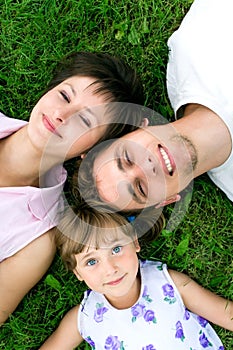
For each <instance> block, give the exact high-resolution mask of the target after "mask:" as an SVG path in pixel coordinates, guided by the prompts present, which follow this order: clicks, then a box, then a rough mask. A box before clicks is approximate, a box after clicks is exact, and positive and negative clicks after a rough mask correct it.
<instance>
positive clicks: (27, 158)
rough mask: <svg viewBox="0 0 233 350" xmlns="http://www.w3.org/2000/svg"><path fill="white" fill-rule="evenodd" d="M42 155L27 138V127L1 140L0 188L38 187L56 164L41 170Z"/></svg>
mask: <svg viewBox="0 0 233 350" xmlns="http://www.w3.org/2000/svg"><path fill="white" fill-rule="evenodd" d="M41 158H42V153H41V152H39V151H38V150H36V149H35V148H34V147H33V145H32V144H31V143H30V140H29V138H28V137H27V130H26V126H25V127H23V128H21V129H19V130H18V131H16V132H15V133H13V134H12V135H10V136H8V137H6V138H4V139H1V140H0V167H1V172H0V187H15V186H38V185H39V177H40V176H43V175H44V174H45V172H46V171H48V170H49V169H50V168H51V167H52V166H53V165H54V164H51V163H50V164H47V166H46V167H44V169H43V170H41V169H40V163H41Z"/></svg>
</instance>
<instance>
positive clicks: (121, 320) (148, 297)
mask: <svg viewBox="0 0 233 350" xmlns="http://www.w3.org/2000/svg"><path fill="white" fill-rule="evenodd" d="M140 273H141V281H142V283H141V292H140V297H139V299H138V301H137V302H136V303H135V304H134V305H133V306H132V307H130V308H128V309H124V310H118V309H116V308H114V307H113V306H112V305H110V304H109V302H108V301H107V300H106V299H105V297H104V296H103V295H102V294H99V293H96V292H94V291H91V290H88V291H86V292H85V295H84V299H83V301H82V303H81V307H80V309H79V313H78V329H79V332H80V333H81V335H82V337H83V338H84V339H85V340H86V341H87V342H88V343H89V344H90V345H91V347H92V349H95V350H103V349H109V350H118V349H119V350H203V349H207V350H210V349H212V350H224V347H223V345H222V343H221V341H220V339H219V337H218V336H217V334H216V332H215V331H214V330H213V328H212V327H211V326H210V324H209V323H208V322H207V321H206V320H205V319H203V318H202V317H200V316H197V315H195V314H193V313H191V312H190V311H188V310H187V309H186V308H185V306H184V304H183V301H182V299H181V296H180V294H179V292H178V290H177V288H176V286H175V285H174V283H173V281H172V279H171V277H170V275H169V273H168V271H167V267H166V264H162V263H161V262H154V261H140Z"/></svg>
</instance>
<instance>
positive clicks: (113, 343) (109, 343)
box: [104, 335, 122, 350]
mask: <svg viewBox="0 0 233 350" xmlns="http://www.w3.org/2000/svg"><path fill="white" fill-rule="evenodd" d="M104 348H105V349H111V350H117V349H122V347H121V342H120V340H119V339H118V337H117V336H115V335H110V336H109V337H107V339H106V341H105V345H104Z"/></svg>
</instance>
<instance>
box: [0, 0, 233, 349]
mask: <svg viewBox="0 0 233 350" xmlns="http://www.w3.org/2000/svg"><path fill="white" fill-rule="evenodd" d="M191 3H192V1H191V0H154V1H153V0H147V1H143V0H124V1H123V0H115V1H112V0H95V1H94V0H79V1H78V0H60V1H56V0H21V1H20V0H2V1H1V6H0V16H1V33H0V42H1V56H0V92H1V101H0V110H1V111H3V112H4V113H5V114H7V115H9V116H12V117H15V118H20V119H26V120H27V119H28V116H29V114H30V111H31V109H32V107H33V106H34V104H35V102H36V101H37V99H38V98H39V97H40V95H41V93H42V92H43V91H44V90H45V88H46V86H47V83H48V82H49V80H50V78H51V76H52V71H53V68H54V67H55V66H56V62H57V61H59V60H60V59H61V58H62V57H63V56H64V55H66V54H67V53H69V52H72V51H77V50H86V51H105V52H108V53H111V54H114V55H119V56H121V57H123V58H124V59H125V60H126V61H127V62H129V63H130V64H131V65H132V66H134V67H135V68H136V69H137V71H138V73H139V74H140V76H141V78H142V80H143V83H144V85H145V91H146V105H147V106H148V107H150V108H152V109H155V110H157V111H158V112H160V113H161V114H163V116H164V117H167V118H170V119H172V116H173V114H172V110H171V107H170V105H169V102H168V98H167V94H166V85H165V73H166V63H167V54H168V52H167V46H166V42H167V39H168V37H169V35H170V34H171V33H172V32H173V31H174V30H175V29H176V28H177V27H178V26H179V24H180V22H181V19H182V18H183V16H184V14H185V13H186V11H187V9H188V8H189V6H190V4H191ZM180 210H181V211H182V208H181V209H180ZM171 211H172V206H171V207H167V208H166V210H165V214H166V217H167V218H169V217H170V215H171ZM232 222H233V211H232V204H231V203H230V202H229V201H228V200H227V199H226V197H225V196H224V195H223V194H222V193H221V191H220V190H218V189H217V188H216V187H215V186H214V185H213V184H212V183H211V182H210V180H209V179H208V177H207V176H206V175H203V176H201V177H200V178H199V179H197V180H196V181H195V184H194V190H193V196H192V199H191V203H190V205H189V206H188V210H187V212H186V213H185V216H184V219H183V221H182V222H181V223H180V224H179V225H178V227H176V228H175V229H174V230H173V231H170V230H164V231H163V233H162V235H161V236H160V238H159V239H158V240H157V241H156V242H154V243H153V244H151V245H148V246H147V247H146V248H144V249H143V251H142V256H143V257H146V258H153V259H159V260H162V261H164V262H167V264H168V266H169V267H171V268H174V269H177V270H180V271H185V272H186V273H188V274H190V276H191V277H193V278H194V279H196V280H197V281H198V282H199V283H200V284H202V285H203V286H204V287H207V288H209V289H210V290H212V291H214V292H216V293H218V294H220V295H222V296H224V297H226V298H229V299H233V283H232V281H233V262H232V260H233V259H232V251H233V243H232V231H233V229H232ZM51 276H52V277H51ZM52 278H54V279H55V280H54V279H52ZM84 289H85V286H84V285H83V284H81V283H79V282H78V281H77V280H76V279H75V277H74V276H73V275H72V274H68V273H67V272H66V271H65V269H64V267H63V265H62V263H61V261H60V259H59V257H58V256H57V257H56V259H55V261H54V263H53V264H52V266H51V268H50V270H49V271H48V274H47V275H46V276H45V277H44V278H43V279H42V280H41V282H40V283H39V284H38V285H37V286H36V287H35V288H33V290H31V292H30V293H29V294H28V295H27V296H26V297H25V298H24V300H23V301H22V302H21V304H20V305H19V307H18V308H17V310H16V311H15V312H14V314H13V315H12V316H11V317H10V319H9V321H7V322H6V324H5V325H4V326H3V327H2V328H1V329H0V349H1V350H12V349H13V350H24V349H37V348H38V347H39V345H40V344H41V343H42V342H43V341H44V339H45V338H46V337H47V336H48V335H49V334H50V333H51V332H52V331H53V330H54V329H55V327H56V326H57V325H58V323H59V321H60V320H61V318H62V316H63V315H64V313H65V312H66V311H67V310H69V309H70V308H71V307H72V306H73V305H75V304H77V303H78V302H79V301H80V299H81V296H82V293H83V291H84ZM216 330H217V332H218V334H219V335H220V336H221V338H222V341H223V343H224V345H225V347H226V349H227V350H230V349H232V348H233V336H232V333H231V332H228V331H225V330H223V329H221V328H219V327H216ZM85 346H86V345H82V346H80V347H79V349H85ZM86 348H87V347H86Z"/></svg>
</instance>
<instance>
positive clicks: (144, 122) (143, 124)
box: [140, 118, 149, 128]
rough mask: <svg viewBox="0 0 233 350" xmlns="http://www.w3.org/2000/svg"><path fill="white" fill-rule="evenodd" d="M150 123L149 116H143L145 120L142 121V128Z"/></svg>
mask: <svg viewBox="0 0 233 350" xmlns="http://www.w3.org/2000/svg"><path fill="white" fill-rule="evenodd" d="M148 125H149V120H148V119H147V118H143V121H142V123H141V125H140V126H141V128H146V127H147V126H148Z"/></svg>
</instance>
